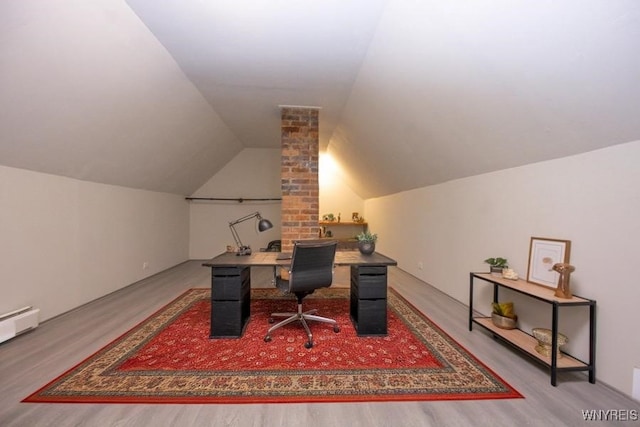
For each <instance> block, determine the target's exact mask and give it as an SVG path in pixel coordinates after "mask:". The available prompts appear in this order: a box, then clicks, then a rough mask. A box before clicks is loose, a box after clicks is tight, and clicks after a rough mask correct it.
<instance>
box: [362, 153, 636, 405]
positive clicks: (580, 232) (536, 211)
mask: <svg viewBox="0 0 640 427" xmlns="http://www.w3.org/2000/svg"><path fill="white" fill-rule="evenodd" d="M639 161H640V141H636V142H633V143H628V144H624V145H618V146H614V147H611V148H607V149H603V150H598V151H593V152H590V153H586V154H582V155H577V156H572V157H567V158H563V159H558V160H553V161H548V162H543V163H537V164H532V165H528V166H523V167H518V168H514V169H508V170H502V171H499V172H494V173H489V174H485V175H480V176H475V177H471V178H467V179H461V180H456V181H451V182H447V183H444V184H441V185H434V186H430V187H425V188H420V189H416V190H412V191H407V192H402V193H398V194H395V195H392V196H388V197H382V198H377V199H370V200H367V201H366V202H365V212H366V214H367V216H368V218H369V222H370V225H371V226H372V227H374V228H375V229H376V230H377V232H378V234H379V235H380V238H379V240H378V244H377V246H378V249H379V251H380V252H383V253H385V254H387V255H389V256H391V257H393V258H395V259H397V260H398V264H399V267H400V268H402V269H404V270H406V271H408V272H409V273H411V274H413V275H415V276H417V277H419V278H421V279H423V280H424V281H426V282H428V283H430V284H432V285H433V286H435V287H437V288H439V289H441V290H442V291H444V292H446V293H447V294H449V295H451V296H452V297H454V298H456V299H458V300H459V301H461V302H463V303H465V304H468V287H469V283H468V282H469V278H468V274H469V272H470V271H486V270H487V265H486V264H483V263H482V260H484V259H485V258H487V257H495V256H503V257H506V258H508V259H509V261H510V264H511V267H513V268H514V269H515V270H516V271H517V272H518V273H519V274H520V275H521V276H522V277H525V278H526V274H527V262H528V253H529V242H530V238H531V237H532V236H538V237H549V238H558V239H568V240H571V242H572V248H571V260H570V262H571V264H573V265H574V266H575V267H576V271H575V272H574V273H573V274H572V276H571V285H572V290H573V292H574V294H577V295H580V296H583V297H587V298H592V299H595V300H597V363H596V368H597V369H596V376H597V379H598V380H599V381H603V382H605V383H608V384H610V385H611V386H613V387H615V388H617V389H619V390H621V391H622V392H624V393H627V394H630V393H631V382H632V371H633V367H634V366H638V364H639V363H640V340H638V339H637V328H638V326H640V310H639V309H638V304H640V286H638V279H637V277H638V272H637V270H636V269H637V263H638V260H639V259H640V249H638V248H639V246H638V244H639V242H640V220H639V218H640V185H639V183H640V167H638V163H639ZM419 263H423V265H424V267H423V269H422V270H420V269H419V268H418V264H419ZM483 296H484V297H486V298H487V299H486V312H489V311H490V309H489V306H488V302H489V301H490V295H489V293H488V292H486V294H484V295H483ZM505 298H509V299H511V300H513V301H514V302H515V308H516V312H517V313H518V314H519V316H520V321H521V325H522V326H523V327H525V328H530V327H532V326H547V327H548V326H550V318H549V317H550V308H549V307H548V306H546V305H544V304H541V303H537V302H532V301H531V300H527V299H520V298H518V296H517V295H515V296H513V298H511V295H506V296H505ZM505 298H502V297H501V298H500V299H501V300H505ZM480 308H483V307H480ZM587 315H588V311H587V309H586V308H584V309H580V308H578V309H570V310H566V309H565V310H563V311H561V313H560V329H561V332H564V333H566V334H567V335H568V336H569V339H570V342H569V344H568V345H567V347H566V348H567V349H568V350H569V351H570V352H572V353H574V354H577V355H578V356H580V357H581V358H583V360H587V355H586V350H587V337H588V335H587V333H588V331H587V322H586V320H587V319H588V317H587ZM460 321H461V322H465V321H466V319H460ZM523 363H527V362H526V361H524V360H523Z"/></svg>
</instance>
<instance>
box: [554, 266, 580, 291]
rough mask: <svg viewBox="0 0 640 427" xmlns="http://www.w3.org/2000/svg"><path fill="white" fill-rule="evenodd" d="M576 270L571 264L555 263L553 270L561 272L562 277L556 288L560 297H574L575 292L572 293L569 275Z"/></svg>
mask: <svg viewBox="0 0 640 427" xmlns="http://www.w3.org/2000/svg"><path fill="white" fill-rule="evenodd" d="M575 270H576V268H575V267H574V266H573V265H571V264H567V263H562V262H559V263H557V264H554V266H553V271H556V272H558V273H559V274H560V278H559V279H558V287H557V288H556V293H555V295H556V296H557V297H558V298H568V299H571V298H572V297H573V294H572V293H571V286H569V277H570V276H571V273H573V272H574V271H575Z"/></svg>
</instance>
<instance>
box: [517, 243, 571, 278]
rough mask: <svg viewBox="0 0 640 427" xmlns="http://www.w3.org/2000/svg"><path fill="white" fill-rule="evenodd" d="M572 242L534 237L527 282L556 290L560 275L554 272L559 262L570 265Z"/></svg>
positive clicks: (530, 249)
mask: <svg viewBox="0 0 640 427" xmlns="http://www.w3.org/2000/svg"><path fill="white" fill-rule="evenodd" d="M570 253H571V241H570V240H559V239H547V238H543V237H532V238H531V245H530V246H529V269H528V270H527V282H531V283H536V284H538V285H542V286H548V287H551V288H555V287H557V286H558V279H559V278H560V274H559V273H557V272H556V271H554V270H553V266H554V265H555V264H557V263H559V262H564V263H568V262H569V255H570Z"/></svg>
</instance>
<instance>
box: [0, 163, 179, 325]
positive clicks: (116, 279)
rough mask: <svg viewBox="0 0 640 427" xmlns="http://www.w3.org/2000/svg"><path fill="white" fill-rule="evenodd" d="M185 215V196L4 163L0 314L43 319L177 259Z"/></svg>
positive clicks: (0, 200)
mask: <svg viewBox="0 0 640 427" xmlns="http://www.w3.org/2000/svg"><path fill="white" fill-rule="evenodd" d="M188 221H189V215H188V204H187V203H186V202H185V200H184V198H183V197H181V196H177V195H173V194H166V193H156V192H151V191H143V190H133V189H129V188H124V187H117V186H112V185H104V184H96V183H91V182H86V181H79V180H76V179H71V178H65V177H60V176H55V175H48V174H43V173H38V172H31V171H27V170H23V169H15V168H9V167H4V166H0V295H1V298H0V313H5V312H7V311H10V310H13V309H16V308H19V307H23V306H26V305H33V306H34V307H38V308H40V310H41V311H40V319H41V320H46V319H49V318H51V317H53V316H56V315H58V314H60V313H63V312H66V311H68V310H70V309H73V308H75V307H78V306H79V305H81V304H84V303H86V302H89V301H91V300H94V299H96V298H99V297H101V296H103V295H106V294H108V293H110V292H113V291H115V290H117V289H120V288H122V287H124V286H127V285H129V284H131V283H133V282H136V281H138V280H140V279H143V278H144V277H147V276H150V275H152V274H155V273H157V272H159V271H162V270H164V269H167V268H169V267H172V266H174V265H176V264H179V263H180V262H183V261H185V260H187V255H188V227H189V225H188ZM145 262H147V263H148V268H146V269H144V268H143V263H145Z"/></svg>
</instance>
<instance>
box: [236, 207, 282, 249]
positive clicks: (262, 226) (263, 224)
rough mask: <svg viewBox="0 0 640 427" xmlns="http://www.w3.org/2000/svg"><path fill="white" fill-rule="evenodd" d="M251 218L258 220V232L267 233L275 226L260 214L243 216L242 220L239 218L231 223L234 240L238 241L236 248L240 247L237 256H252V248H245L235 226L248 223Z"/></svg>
mask: <svg viewBox="0 0 640 427" xmlns="http://www.w3.org/2000/svg"><path fill="white" fill-rule="evenodd" d="M251 218H257V219H258V231H260V232H263V231H266V230H268V229H270V228H272V227H273V224H271V221H269V220H268V219H264V218H262V216H261V215H260V212H254V213H252V214H249V215H247V216H243V217H242V218H239V219H236V220H235V221H232V222H230V223H229V228H230V229H231V234H232V235H233V240H235V241H236V246H237V247H238V252H236V255H251V248H250V247H249V246H245V245H243V244H242V241H241V240H240V236H239V235H238V232H237V231H236V229H235V227H234V225H236V224H239V223H241V222H244V221H247V220H249V219H251Z"/></svg>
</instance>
